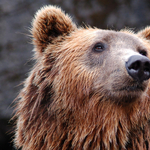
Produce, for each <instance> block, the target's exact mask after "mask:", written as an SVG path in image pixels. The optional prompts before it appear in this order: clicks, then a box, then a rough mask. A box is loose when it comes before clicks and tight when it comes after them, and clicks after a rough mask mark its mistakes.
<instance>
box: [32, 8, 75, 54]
mask: <svg viewBox="0 0 150 150" xmlns="http://www.w3.org/2000/svg"><path fill="white" fill-rule="evenodd" d="M76 28H77V27H76V25H75V24H74V23H73V22H72V20H71V18H70V17H69V16H68V15H67V14H65V13H64V12H63V11H62V10H61V9H60V8H58V7H55V6H45V7H43V8H42V9H40V10H39V11H38V12H37V13H36V15H35V18H34V19H33V22H32V29H31V34H32V36H33V43H34V45H35V46H36V47H37V48H36V51H38V52H40V53H42V52H43V51H44V49H45V48H46V46H47V45H48V44H50V43H52V42H53V40H55V39H56V38H57V37H59V36H65V35H68V34H69V33H71V32H72V31H74V30H75V29H76Z"/></svg>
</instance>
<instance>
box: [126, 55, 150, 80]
mask: <svg viewBox="0 0 150 150" xmlns="http://www.w3.org/2000/svg"><path fill="white" fill-rule="evenodd" d="M126 69H127V72H128V74H129V75H130V76H131V77H132V78H133V79H134V80H136V81H138V82H143V81H144V80H148V79H149V78H150V60H149V59H148V58H147V57H146V56H142V55H133V56H131V57H130V58H129V59H128V61H127V62H126Z"/></svg>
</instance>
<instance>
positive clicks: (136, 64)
mask: <svg viewBox="0 0 150 150" xmlns="http://www.w3.org/2000/svg"><path fill="white" fill-rule="evenodd" d="M128 68H129V69H134V70H138V69H139V68H140V61H136V62H134V63H132V64H131V65H130V66H129V67H128Z"/></svg>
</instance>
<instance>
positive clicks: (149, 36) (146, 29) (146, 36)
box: [137, 26, 150, 40]
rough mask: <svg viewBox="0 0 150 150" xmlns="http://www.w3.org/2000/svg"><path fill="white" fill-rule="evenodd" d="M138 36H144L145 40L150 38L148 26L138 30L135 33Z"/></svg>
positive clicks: (149, 27)
mask: <svg viewBox="0 0 150 150" xmlns="http://www.w3.org/2000/svg"><path fill="white" fill-rule="evenodd" d="M137 35H138V36H139V37H142V38H145V39H147V40H150V26H148V27H146V28H145V29H143V30H141V31H139V32H138V33H137Z"/></svg>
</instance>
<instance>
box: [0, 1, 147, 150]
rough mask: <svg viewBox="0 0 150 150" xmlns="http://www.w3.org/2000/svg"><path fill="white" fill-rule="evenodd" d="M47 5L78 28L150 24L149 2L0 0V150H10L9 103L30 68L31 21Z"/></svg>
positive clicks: (10, 111) (110, 27)
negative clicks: (68, 15)
mask: <svg viewBox="0 0 150 150" xmlns="http://www.w3.org/2000/svg"><path fill="white" fill-rule="evenodd" d="M49 4H52V5H58V6H60V7H61V8H62V9H63V10H65V12H66V13H69V14H70V16H71V17H72V18H73V21H74V22H75V23H76V24H78V25H83V24H89V25H90V26H96V27H98V28H102V29H114V30H120V29H121V28H131V29H133V30H134V31H135V32H136V31H138V30H140V29H143V28H144V27H145V26H148V25H150V0H36V1H33V0H14V1H13V0H0V150H14V148H13V143H12V142H11V141H12V134H11V131H13V129H12V122H11V121H10V118H11V117H12V114H13V104H12V102H13V100H14V99H15V97H16V96H17V95H18V93H19V91H20V89H21V88H22V85H20V83H21V82H22V81H23V80H24V79H25V78H26V77H27V75H28V72H29V70H30V69H31V67H32V65H33V61H32V60H31V57H32V55H33V53H32V49H33V45H32V44H31V39H30V37H29V35H30V33H29V29H30V27H31V20H32V19H33V16H34V14H35V12H36V11H37V10H38V9H39V8H40V7H42V6H44V5H49Z"/></svg>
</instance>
